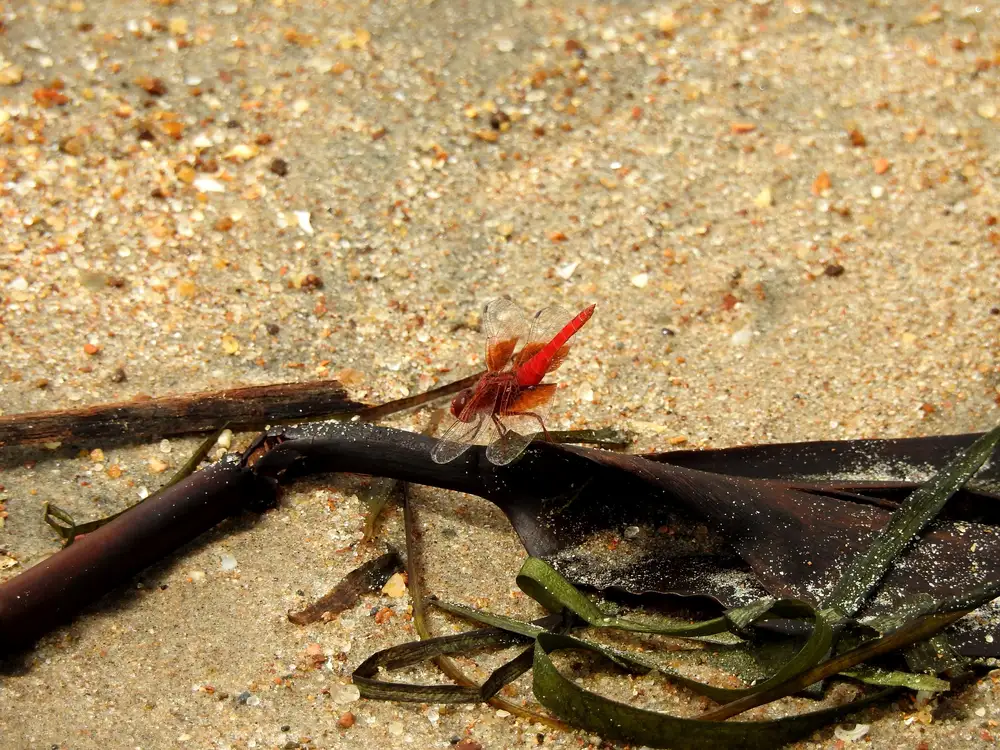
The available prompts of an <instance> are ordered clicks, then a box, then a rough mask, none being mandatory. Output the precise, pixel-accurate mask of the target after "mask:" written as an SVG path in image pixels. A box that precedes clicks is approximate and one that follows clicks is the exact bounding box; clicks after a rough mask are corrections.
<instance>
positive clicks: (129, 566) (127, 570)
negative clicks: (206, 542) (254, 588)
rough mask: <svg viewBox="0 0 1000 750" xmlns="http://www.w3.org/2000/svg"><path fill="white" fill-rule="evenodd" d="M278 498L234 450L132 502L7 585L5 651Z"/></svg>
mask: <svg viewBox="0 0 1000 750" xmlns="http://www.w3.org/2000/svg"><path fill="white" fill-rule="evenodd" d="M274 497H275V495H274V484H273V483H271V482H268V481H266V480H264V479H261V478H258V477H257V475H256V474H255V473H254V472H253V471H252V470H251V469H248V468H246V467H245V466H243V464H242V462H240V461H239V460H238V457H236V456H233V457H229V458H227V459H224V460H223V461H220V462H219V463H217V464H215V465H213V466H210V467H209V468H207V469H204V470H202V471H199V472H196V473H195V474H192V475H191V476H189V477H188V478H187V479H183V480H181V481H180V482H178V483H177V484H175V485H173V486H172V487H170V488H168V489H167V490H165V491H164V492H162V493H160V494H158V495H156V496H155V497H151V498H149V500H147V501H146V502H143V503H139V504H138V505H135V506H133V507H132V508H130V509H129V510H127V511H125V512H124V513H122V514H121V515H120V516H118V517H117V518H115V519H114V520H113V521H111V522H109V523H108V524H106V525H105V526H102V527H100V528H99V529H97V530H96V531H94V532H92V533H90V534H86V535H84V536H81V537H79V538H78V539H77V540H76V542H75V543H74V544H73V545H72V546H69V547H64V548H63V549H61V550H60V551H59V552H56V553H55V554H54V555H52V556H51V557H49V558H47V559H45V560H43V561H42V562H40V563H38V564H37V565H34V566H33V567H31V568H28V569H27V570H26V571H25V572H23V573H21V574H20V575H18V576H15V577H14V578H11V579H10V580H9V581H6V582H5V583H3V584H0V654H4V653H9V652H12V651H15V650H18V649H20V648H24V647H27V646H30V645H31V644H32V643H33V642H34V641H35V640H37V639H38V638H39V637H41V636H42V635H44V634H45V633H46V632H47V631H48V630H50V629H51V628H53V627H55V626H56V625H59V624H61V623H62V622H65V621H66V620H68V619H69V618H71V617H72V616H73V615H74V614H76V613H77V612H79V611H80V610H81V609H82V608H83V607H85V606H86V605H88V604H90V603H91V602H94V601H96V600H97V599H98V598H100V597H101V596H103V595H104V594H106V593H108V592H109V591H111V590H112V589H114V588H115V587H117V586H119V585H121V584H122V583H125V582H126V581H128V580H129V579H130V578H131V577H132V576H134V575H136V574H137V573H138V572H139V571H141V570H142V569H143V568H145V567H147V566H148V565H150V564H152V563H154V562H156V561H157V560H159V559H160V558H161V557H164V556H165V555H167V554H169V553H170V552H172V551H173V550H175V549H176V548H178V547H180V546H181V545H182V544H185V543H187V542H189V541H191V540H192V539H194V538H195V537H197V536H198V535H199V534H201V533H203V532H205V531H207V530H208V529H210V528H212V527H213V526H215V525H216V524H217V523H219V522H220V521H222V520H223V519H225V518H227V517H229V516H231V515H233V514H235V513H237V512H238V511H239V510H241V509H242V508H245V507H248V506H250V507H266V506H267V505H269V504H271V503H272V502H273V501H274Z"/></svg>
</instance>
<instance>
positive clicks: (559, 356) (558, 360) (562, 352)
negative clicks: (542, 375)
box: [545, 344, 569, 372]
mask: <svg viewBox="0 0 1000 750" xmlns="http://www.w3.org/2000/svg"><path fill="white" fill-rule="evenodd" d="M568 356H569V344H566V345H565V346H561V347H559V350H558V351H557V352H556V355H555V356H554V357H553V358H552V361H551V362H549V366H548V367H547V368H546V369H545V372H555V371H556V370H558V369H559V366H560V365H561V364H562V363H563V362H565V361H566V357H568Z"/></svg>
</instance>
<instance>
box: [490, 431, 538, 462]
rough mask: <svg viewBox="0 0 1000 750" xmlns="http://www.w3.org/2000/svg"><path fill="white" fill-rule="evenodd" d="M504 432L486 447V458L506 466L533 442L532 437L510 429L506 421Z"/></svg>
mask: <svg viewBox="0 0 1000 750" xmlns="http://www.w3.org/2000/svg"><path fill="white" fill-rule="evenodd" d="M504 428H505V429H504V432H503V434H502V435H500V436H499V437H498V438H497V439H496V440H494V441H493V442H491V443H490V444H489V446H488V447H487V448H486V458H488V459H489V461H490V463H492V464H496V465H497V466H506V465H507V464H509V463H511V462H512V461H513V460H514V459H515V458H517V457H518V456H520V455H521V454H522V453H524V449H525V448H527V447H528V444H529V443H530V442H531V437H529V436H528V435H523V434H521V433H520V432H517V431H516V430H512V429H509V428H508V427H507V424H506V422H505V423H504Z"/></svg>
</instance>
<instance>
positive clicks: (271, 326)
mask: <svg viewBox="0 0 1000 750" xmlns="http://www.w3.org/2000/svg"><path fill="white" fill-rule="evenodd" d="M264 328H265V330H267V333H268V335H269V336H277V335H278V332H279V331H281V326H279V325H278V324H277V323H266V324H265V325H264Z"/></svg>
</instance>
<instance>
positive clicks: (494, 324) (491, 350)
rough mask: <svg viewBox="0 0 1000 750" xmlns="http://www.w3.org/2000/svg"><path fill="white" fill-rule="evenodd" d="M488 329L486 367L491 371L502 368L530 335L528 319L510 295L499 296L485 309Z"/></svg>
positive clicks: (485, 327)
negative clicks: (518, 345) (519, 343)
mask: <svg viewBox="0 0 1000 750" xmlns="http://www.w3.org/2000/svg"><path fill="white" fill-rule="evenodd" d="M483 328H484V330H485V331H486V367H487V368H488V369H489V370H490V371H491V372H496V371H498V370H502V369H503V368H504V366H505V365H506V364H507V363H508V362H510V360H511V357H512V355H513V354H514V349H516V348H517V344H518V342H523V341H525V337H526V336H527V335H528V321H527V319H526V318H525V317H524V313H523V312H522V311H521V308H519V307H518V306H517V305H516V304H515V303H514V301H513V300H511V298H510V297H499V298H497V299H495V300H493V301H492V302H490V303H489V304H488V305H486V309H485V310H484V311H483Z"/></svg>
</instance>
